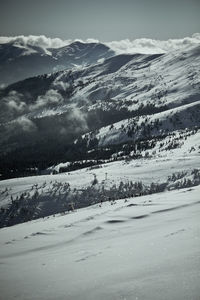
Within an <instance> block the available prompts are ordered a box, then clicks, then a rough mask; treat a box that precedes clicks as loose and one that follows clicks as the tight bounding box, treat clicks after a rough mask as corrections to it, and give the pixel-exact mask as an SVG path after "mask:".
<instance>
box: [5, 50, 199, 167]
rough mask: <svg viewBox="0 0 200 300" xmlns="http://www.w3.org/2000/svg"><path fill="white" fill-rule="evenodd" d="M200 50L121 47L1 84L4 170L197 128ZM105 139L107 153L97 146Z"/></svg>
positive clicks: (103, 145)
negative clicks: (93, 60)
mask: <svg viewBox="0 0 200 300" xmlns="http://www.w3.org/2000/svg"><path fill="white" fill-rule="evenodd" d="M84 47H85V46H84ZM68 50H69V49H68ZM63 51H64V50H63ZM70 51H71V50H70ZM58 53H59V52H57V55H59V54H58ZM199 54H200V47H199V46H196V47H191V48H189V49H188V48H187V49H185V50H175V51H172V52H169V53H166V54H154V55H147V54H146V55H145V54H132V55H130V54H121V55H116V56H113V57H111V58H108V59H106V60H103V61H101V62H99V63H97V64H92V65H90V66H86V67H85V66H84V67H83V66H82V67H80V68H79V69H77V68H74V69H70V70H64V71H59V72H56V73H53V74H48V75H41V76H38V77H33V78H30V79H26V80H25V81H21V82H18V83H15V84H13V85H10V86H8V87H7V88H5V89H3V90H1V102H0V108H1V109H0V114H1V115H0V118H1V124H0V137H1V139H0V140H1V142H0V153H1V162H2V166H3V167H2V169H1V172H5V171H3V170H5V169H11V168H13V166H14V167H15V169H16V168H19V166H21V167H22V165H24V167H38V166H40V168H45V167H47V166H48V165H51V164H55V163H56V162H57V163H58V162H61V161H68V160H71V161H73V160H74V159H76V160H80V159H104V158H111V155H113V154H114V153H115V152H119V151H121V150H122V149H121V148H122V146H118V149H116V146H115V145H123V144H124V143H132V148H131V147H129V148H131V149H132V151H136V150H135V149H136V148H137V147H140V146H138V145H136V143H137V141H138V142H140V141H142V140H148V141H149V143H146V144H145V145H146V147H147V148H148V147H149V145H150V144H151V143H152V142H153V143H156V141H155V139H158V138H161V139H163V138H165V137H166V136H171V137H172V138H173V133H174V131H177V130H178V131H188V132H193V131H194V130H195V132H197V131H198V129H199V125H200V114H199V109H200V103H199V87H200V80H199V76H198V74H199V72H200V55H199ZM52 124H53V126H52ZM83 134H84V135H83ZM187 134H189V133H187ZM187 134H186V135H187ZM153 139H154V140H153ZM74 140H76V141H75V143H73V141H74ZM169 143H171V142H169ZM174 144H175V143H174ZM107 146H110V147H111V148H112V149H111V148H110V149H111V150H110V152H107V153H106V151H103V152H102V148H106V147H107ZM35 147H37V151H35ZM98 147H100V148H101V151H99V150H98ZM120 147H121V148H120ZM127 147H128V146H127ZM174 147H175V146H174ZM93 148H95V149H96V150H95V151H93V152H91V151H90V150H92V149H93ZM72 149H73V150H72ZM80 149H81V150H80ZM88 151H90V152H88ZM100 153H101V154H100ZM102 153H103V154H102ZM108 153H109V154H108Z"/></svg>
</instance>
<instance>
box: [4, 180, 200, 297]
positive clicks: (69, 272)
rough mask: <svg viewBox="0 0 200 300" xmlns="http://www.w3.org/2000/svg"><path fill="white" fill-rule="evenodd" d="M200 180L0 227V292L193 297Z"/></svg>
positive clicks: (199, 259)
mask: <svg viewBox="0 0 200 300" xmlns="http://www.w3.org/2000/svg"><path fill="white" fill-rule="evenodd" d="M199 195H200V186H197V187H193V188H189V189H181V190H175V191H171V192H169V191H168V192H164V193H160V194H154V195H147V196H142V197H138V198H135V199H134V198H130V199H128V201H127V202H125V201H124V200H119V201H117V202H116V204H114V205H111V204H110V203H109V202H105V203H103V205H102V207H99V205H94V206H90V207H88V208H83V209H80V210H77V211H75V212H73V213H69V214H67V215H64V216H61V215H56V216H55V217H53V216H51V217H49V218H44V219H39V220H35V221H31V222H28V223H24V224H19V225H16V226H12V227H8V228H3V229H1V230H0V248H1V251H0V290H1V293H0V298H1V299H6V300H11V299H19V300H27V299H29V300H30V299H38V300H42V299H69V300H94V299H97V300H98V299H106V300H110V299H112V300H113V299H114V300H116V299H123V300H125V299H126V300H128V299H131V300H132V299H142V300H145V299H148V300H160V299H162V300H169V299H173V300H176V299H180V300H188V299H191V300H198V299H199V295H200V287H199V282H200V255H199V249H200V222H199V215H200V198H199Z"/></svg>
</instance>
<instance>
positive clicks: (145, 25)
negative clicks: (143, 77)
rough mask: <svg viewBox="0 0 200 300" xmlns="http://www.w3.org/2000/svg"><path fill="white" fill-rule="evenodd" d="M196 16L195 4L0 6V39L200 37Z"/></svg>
mask: <svg viewBox="0 0 200 300" xmlns="http://www.w3.org/2000/svg"><path fill="white" fill-rule="evenodd" d="M199 12H200V1H198V0H190V1H188V0H177V1H175V2H174V1H172V0H169V1H163V0H151V1H148V0H140V1H138V0H132V1H131V0H124V1H123V2H121V1H119V0H102V1H101V2H100V1H94V0H93V1H90V0H85V1H84V2H83V1H81V0H73V1H72V0H65V1H64V0H58V1H56V2H55V1H53V0H43V1H39V0H35V1H34V2H33V1H30V0H18V1H13V0H6V1H5V0H2V1H1V3H0V35H1V36H18V35H25V36H27V35H45V36H48V37H51V38H54V37H58V38H61V39H72V40H73V39H83V40H84V39H87V38H93V39H98V40H101V41H105V42H106V41H111V40H112V41H113V40H121V39H130V40H133V39H137V38H151V39H159V40H166V39H169V38H172V39H173V38H183V37H186V36H191V35H192V34H193V33H196V32H200V21H199Z"/></svg>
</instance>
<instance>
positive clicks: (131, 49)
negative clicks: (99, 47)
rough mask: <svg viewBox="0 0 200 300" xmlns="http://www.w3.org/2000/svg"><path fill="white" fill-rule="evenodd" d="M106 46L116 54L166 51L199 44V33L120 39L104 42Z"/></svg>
mask: <svg viewBox="0 0 200 300" xmlns="http://www.w3.org/2000/svg"><path fill="white" fill-rule="evenodd" d="M105 44H106V45H107V46H108V47H110V48H111V49H112V50H114V51H115V52H116V53H117V54H122V53H130V54H132V53H144V54H155V53H166V52H169V51H172V50H178V49H183V48H185V47H191V46H196V45H198V44H200V33H195V34H193V35H192V37H185V38H183V39H169V40H166V41H160V40H153V39H147V38H142V39H136V40H133V41H131V40H129V39H125V40H121V41H112V42H107V43H105Z"/></svg>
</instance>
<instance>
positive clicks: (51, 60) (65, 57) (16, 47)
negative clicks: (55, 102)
mask: <svg viewBox="0 0 200 300" xmlns="http://www.w3.org/2000/svg"><path fill="white" fill-rule="evenodd" d="M113 55H114V51H112V50H110V49H109V48H108V47H107V46H106V45H103V44H100V43H81V42H78V41H76V42H74V43H72V44H70V45H68V46H64V47H61V48H43V47H40V46H35V45H31V44H27V45H24V44H22V43H20V42H18V41H10V42H8V43H4V44H0V74H1V75H0V84H5V85H7V84H11V83H14V82H16V81H20V80H23V79H25V78H28V77H33V76H35V75H41V74H45V73H51V72H54V71H58V70H63V69H66V68H72V67H74V66H79V65H88V64H92V63H96V62H97V61H98V60H99V59H102V58H108V57H110V56H113Z"/></svg>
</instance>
